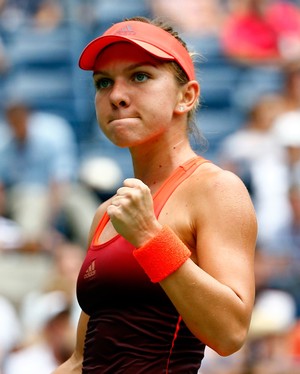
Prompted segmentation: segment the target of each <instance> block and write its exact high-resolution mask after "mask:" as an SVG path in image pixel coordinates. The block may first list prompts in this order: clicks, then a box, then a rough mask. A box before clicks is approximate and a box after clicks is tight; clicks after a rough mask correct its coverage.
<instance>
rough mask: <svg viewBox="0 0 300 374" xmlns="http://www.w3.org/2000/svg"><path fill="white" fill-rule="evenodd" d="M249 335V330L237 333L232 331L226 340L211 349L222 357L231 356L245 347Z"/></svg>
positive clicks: (219, 341) (220, 341) (221, 340)
mask: <svg viewBox="0 0 300 374" xmlns="http://www.w3.org/2000/svg"><path fill="white" fill-rule="evenodd" d="M247 335H248V329H241V330H239V331H235V332H233V331H231V332H230V333H229V334H228V335H227V336H226V338H224V339H220V340H218V342H216V344H215V346H214V347H212V346H211V348H212V349H213V350H215V351H216V352H217V353H218V354H219V355H220V356H222V357H226V356H230V355H232V354H233V353H235V352H237V351H239V350H240V349H241V348H242V347H243V345H244V343H245V342H246V339H247Z"/></svg>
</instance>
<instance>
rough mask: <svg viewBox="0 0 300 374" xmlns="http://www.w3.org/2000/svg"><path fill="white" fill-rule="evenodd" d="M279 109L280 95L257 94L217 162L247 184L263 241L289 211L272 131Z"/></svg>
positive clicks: (280, 159) (281, 163)
mask: <svg viewBox="0 0 300 374" xmlns="http://www.w3.org/2000/svg"><path fill="white" fill-rule="evenodd" d="M282 110H283V104H282V98H281V96H280V95H273V94H271V95H264V96H262V97H259V98H258V99H257V101H256V103H254V104H253V107H252V109H251V110H250V111H249V113H248V118H247V119H246V123H245V125H244V126H242V127H241V128H240V129H239V130H238V131H236V132H234V133H233V134H231V135H229V136H228V137H226V138H225V139H224V140H223V142H222V143H221V146H220V149H219V155H218V160H219V163H220V165H221V166H222V167H224V168H226V169H228V170H231V171H233V172H235V173H236V174H237V175H239V176H240V177H241V178H242V180H243V181H244V183H245V184H246V186H247V187H248V190H249V192H250V194H251V195H252V199H253V201H254V204H255V206H256V212H257V216H258V221H259V227H260V230H259V237H260V240H263V241H265V240H267V238H269V237H272V235H273V233H274V231H275V230H277V228H278V227H281V226H282V225H283V224H284V222H285V220H286V219H287V217H288V215H289V208H288V202H287V186H286V183H285V178H286V176H287V174H286V173H287V171H286V168H285V159H284V153H283V150H282V147H281V145H280V144H278V142H277V141H276V138H275V137H274V135H273V133H272V126H273V122H274V120H275V118H277V116H279V114H281V112H282Z"/></svg>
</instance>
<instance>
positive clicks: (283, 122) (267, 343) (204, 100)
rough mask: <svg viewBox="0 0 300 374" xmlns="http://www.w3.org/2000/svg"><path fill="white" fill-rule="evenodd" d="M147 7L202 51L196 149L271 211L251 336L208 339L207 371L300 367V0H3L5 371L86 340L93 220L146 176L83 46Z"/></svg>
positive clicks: (49, 359) (45, 365)
mask: <svg viewBox="0 0 300 374" xmlns="http://www.w3.org/2000/svg"><path fill="white" fill-rule="evenodd" d="M133 16H146V17H151V18H152V17H156V16H159V17H161V18H164V19H166V20H167V21H168V22H171V24H173V25H174V27H175V28H176V29H177V30H178V31H179V32H180V33H181V35H182V36H183V39H184V40H185V41H186V42H187V45H188V48H189V50H190V51H191V52H193V53H195V54H196V57H195V64H196V69H197V77H198V80H199V82H200V85H201V107H200V109H199V110H198V113H197V116H196V117H197V118H196V125H197V128H198V129H199V130H200V131H201V133H202V135H203V139H202V140H201V141H199V139H197V138H194V137H193V136H192V137H191V141H192V144H193V147H194V148H195V150H196V151H197V152H198V153H199V154H202V155H203V156H204V157H206V158H208V159H211V160H212V161H214V162H215V163H217V164H218V165H220V166H222V167H223V168H225V169H228V170H232V171H233V172H235V173H236V174H237V175H239V176H240V178H241V179H242V180H243V181H244V183H245V185H246V186H247V188H248V191H249V193H250V195H251V198H252V200H253V203H254V205H255V208H256V212H257V217H258V223H259V234H258V242H257V250H256V263H255V271H256V291H257V297H256V302H255V307H254V311H253V317H252V321H251V326H250V331H249V338H248V340H247V343H246V344H245V346H244V348H243V349H242V350H241V351H239V352H237V353H236V354H234V355H232V356H230V357H227V358H222V357H220V356H218V355H217V354H216V353H215V352H213V351H212V350H210V349H207V353H206V357H205V359H204V361H203V365H202V368H201V369H200V370H199V374H296V373H300V323H299V322H300V0H293V1H292V0H239V1H238V0H171V1H170V0H127V1H124V0H61V1H55V0H0V98H1V99H0V374H27V373H28V374H29V373H30V374H35V373H36V374H49V373H50V372H51V370H53V368H54V367H56V366H57V365H58V364H59V363H60V362H62V361H64V360H65V359H66V358H67V357H68V356H69V355H70V352H72V349H73V345H74V334H75V326H76V323H77V319H78V315H79V307H78V304H77V302H76V297H75V284H76V278H77V274H78V271H79V268H80V266H81V262H82V260H83V256H84V253H85V250H86V240H87V235H88V230H89V227H90V224H91V220H92V217H93V215H94V212H95V210H96V208H97V206H98V205H99V203H100V202H101V201H103V200H105V199H106V198H107V197H109V196H111V195H112V194H113V193H114V191H115V189H116V188H118V187H119V186H120V184H121V182H122V180H123V179H124V178H126V177H129V176H132V170H131V162H130V157H129V154H128V153H127V150H124V149H116V148H115V147H113V146H112V145H110V143H109V142H108V141H107V140H106V139H105V138H104V137H103V135H102V134H101V133H100V131H99V130H98V126H97V123H96V118H95V112H94V101H93V100H94V87H93V83H92V79H91V73H90V72H83V71H81V70H80V69H79V68H78V57H79V55H80V52H81V50H82V48H83V47H84V46H85V45H86V44H87V42H89V41H90V40H92V39H93V38H95V37H96V36H98V35H100V34H101V33H102V32H103V31H104V30H105V29H106V28H107V27H109V26H110V25H112V24H113V23H114V22H118V21H121V20H122V19H123V18H125V17H133ZM204 139H205V140H204Z"/></svg>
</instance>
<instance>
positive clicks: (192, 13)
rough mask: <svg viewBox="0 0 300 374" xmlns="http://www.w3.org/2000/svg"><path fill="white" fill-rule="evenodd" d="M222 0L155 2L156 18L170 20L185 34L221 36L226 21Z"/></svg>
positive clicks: (157, 0) (153, 11) (153, 10)
mask: <svg viewBox="0 0 300 374" xmlns="http://www.w3.org/2000/svg"><path fill="white" fill-rule="evenodd" d="M221 4H222V3H221V1H220V0H185V1H181V0H177V1H174V0H173V1H168V0H153V1H151V2H150V6H151V11H152V13H153V15H154V16H156V17H157V16H158V17H164V18H168V19H169V20H170V21H172V22H173V23H175V24H176V26H177V27H178V28H179V29H180V30H181V31H182V32H183V33H185V34H188V35H189V34H195V35H197V36H198V37H201V36H203V35H219V33H220V30H221V28H222V25H223V21H224V13H223V12H222V6H221Z"/></svg>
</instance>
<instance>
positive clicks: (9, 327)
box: [0, 295, 22, 373]
mask: <svg viewBox="0 0 300 374" xmlns="http://www.w3.org/2000/svg"><path fill="white" fill-rule="evenodd" d="M21 337H22V329H21V324H20V321H19V318H18V315H17V311H16V309H15V307H14V305H13V304H12V303H11V302H10V300H9V299H7V298H6V297H4V296H1V295H0V373H1V368H2V365H3V360H4V358H5V357H6V355H7V354H9V353H10V352H11V351H13V350H14V349H15V348H17V346H18V345H19V344H20V341H21Z"/></svg>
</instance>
